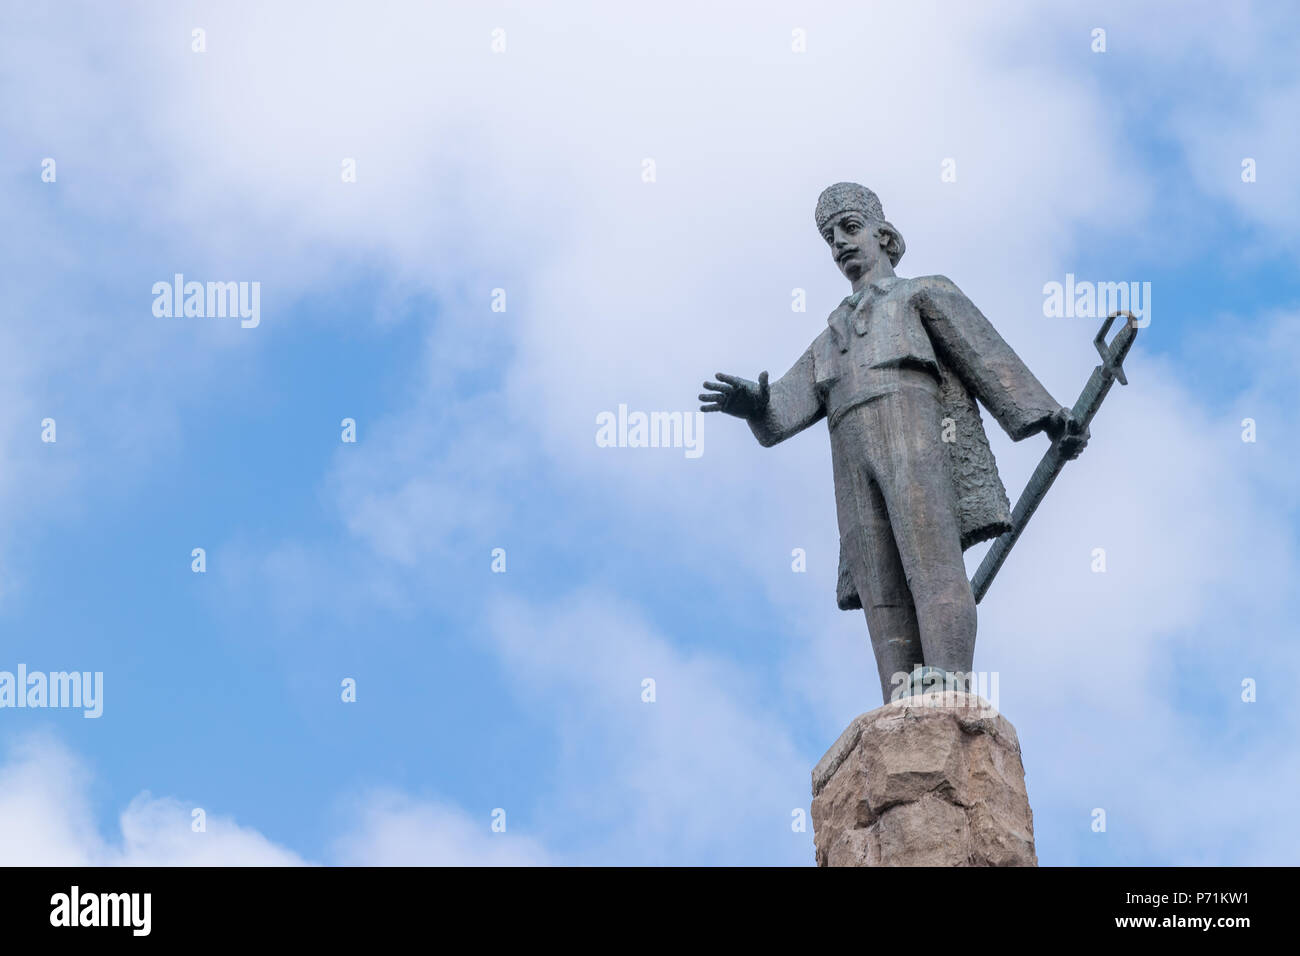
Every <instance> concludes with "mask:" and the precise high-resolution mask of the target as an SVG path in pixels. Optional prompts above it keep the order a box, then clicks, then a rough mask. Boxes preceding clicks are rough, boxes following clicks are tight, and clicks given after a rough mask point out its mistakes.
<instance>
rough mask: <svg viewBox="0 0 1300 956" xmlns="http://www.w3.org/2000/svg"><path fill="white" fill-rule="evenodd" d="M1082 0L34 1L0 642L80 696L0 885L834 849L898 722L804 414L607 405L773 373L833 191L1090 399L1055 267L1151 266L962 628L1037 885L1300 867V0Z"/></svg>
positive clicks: (24, 803)
mask: <svg viewBox="0 0 1300 956" xmlns="http://www.w3.org/2000/svg"><path fill="white" fill-rule="evenodd" d="M1059 7H1060V5H1056V4H1048V3H1041V4H1033V3H1012V4H1006V5H1000V4H994V3H987V4H978V5H975V4H959V3H956V2H952V3H936V4H925V3H909V4H893V3H876V2H871V3H844V2H840V3H821V4H819V3H808V2H800V3H775V2H763V3H757V4H749V5H746V6H745V8H744V10H743V12H742V11H741V10H740V8H739V7H736V6H735V5H732V4H699V3H691V4H684V3H683V4H676V3H654V4H648V5H624V4H601V3H591V4H579V3H556V4H527V3H517V4H500V3H486V2H483V3H470V2H464V3H436V2H430V3H415V2H412V3H398V2H385V3H379V4H369V5H367V4H360V5H358V4H351V3H332V2H317V3H310V4H309V3H275V4H269V3H253V2H248V3H239V2H221V3H217V2H210V3H168V4H161V3H140V4H111V5H110V4H94V3H84V4H83V3H72V2H66V3H54V4H6V5H4V8H3V13H0V142H3V144H4V148H3V149H2V150H0V222H2V223H3V228H0V244H2V245H0V255H2V256H3V263H4V265H3V267H2V268H0V302H3V315H4V321H3V322H0V447H3V452H4V454H3V458H2V459H0V671H16V669H17V668H18V666H19V665H24V666H25V667H26V668H27V669H28V670H29V671H45V672H49V671H65V670H66V671H70V670H77V671H90V672H102V673H103V675H104V676H103V681H104V694H103V715H102V716H101V717H99V718H98V719H85V718H83V716H82V713H81V711H79V710H71V709H63V710H60V709H21V710H19V709H0V862H5V863H94V864H115V863H128V864H130V863H217V862H221V863H296V862H307V863H369V864H376V863H379V864H384V863H563V864H586V863H648V864H733V863H734V864H797V865H806V864H810V863H812V861H813V852H812V833H811V828H810V827H809V828H808V830H807V831H804V832H800V831H799V829H798V828H797V827H795V826H792V820H793V819H794V811H797V810H798V809H800V808H807V806H808V804H809V801H810V793H809V771H810V769H811V768H812V766H813V765H814V764H815V763H816V761H817V760H818V759H819V758H820V756H821V754H822V753H823V752H824V751H825V749H826V748H827V747H828V746H829V745H830V744H831V743H832V742H833V741H834V740H835V738H836V737H837V736H838V734H839V732H840V731H841V730H842V729H843V727H844V726H845V725H846V724H847V723H848V721H849V720H851V719H852V718H853V717H854V716H855V715H857V714H858V713H861V712H863V711H865V710H868V709H871V708H872V707H874V706H876V705H877V704H878V703H879V699H878V698H879V692H878V684H877V679H876V676H875V664H874V661H873V659H872V656H871V651H870V645H869V643H868V641H867V636H866V628H865V623H864V621H863V619H862V616H861V614H860V613H858V612H854V613H843V612H840V611H838V610H836V608H835V603H834V586H835V570H836V560H837V555H838V543H837V534H836V529H835V519H834V506H833V497H832V488H831V481H830V470H829V466H830V455H829V447H828V441H827V437H826V431H825V428H824V427H822V426H818V427H816V428H813V429H810V430H809V431H808V432H806V433H804V434H802V435H800V436H799V437H798V438H796V439H794V440H792V441H790V442H788V443H786V444H783V445H781V446H778V447H776V448H771V449H763V448H760V447H759V446H758V445H757V444H756V443H755V442H754V441H753V439H752V437H751V436H750V434H749V431H748V429H747V428H745V427H744V425H743V424H742V423H740V422H737V421H734V420H730V419H720V418H718V417H710V418H709V419H707V420H706V421H705V422H704V430H703V432H702V436H701V439H702V445H701V448H702V454H700V455H699V456H698V457H690V456H688V455H687V454H685V452H684V450H683V449H681V448H658V449H647V448H626V447H624V448H617V447H615V448H605V447H599V446H598V445H597V443H596V441H595V434H596V418H597V416H598V415H600V414H601V413H602V412H608V411H615V410H617V409H618V407H619V406H620V405H626V406H627V407H628V408H629V409H631V410H642V411H690V410H693V409H694V408H695V407H696V405H697V403H696V401H695V395H696V394H697V393H698V391H699V385H700V382H701V381H702V380H703V378H704V377H706V376H709V375H711V374H712V373H713V372H714V371H717V370H722V371H730V372H735V373H738V374H744V375H747V376H748V377H751V378H752V377H756V375H757V373H758V371H760V370H762V369H769V370H770V371H771V372H772V373H773V375H778V374H780V373H781V372H783V371H785V369H786V368H788V367H789V365H790V364H792V363H793V361H794V360H795V359H796V358H797V357H798V355H799V354H800V353H801V352H802V351H803V349H804V348H805V347H806V346H807V344H808V343H809V342H810V341H811V340H812V339H813V338H814V337H815V336H816V335H817V333H818V332H819V331H820V329H821V328H823V327H824V326H823V323H824V317H825V316H826V314H827V313H829V312H830V311H831V309H832V308H834V306H835V305H836V304H837V303H838V302H839V301H840V299H841V297H842V296H843V295H844V294H845V293H846V292H847V291H848V289H847V285H846V283H845V282H844V280H843V278H842V277H840V276H839V274H838V273H837V272H836V270H835V268H834V266H833V264H832V263H831V261H830V259H829V256H828V255H827V252H826V249H825V246H824V244H823V243H822V242H821V240H820V239H819V238H818V236H817V234H816V231H815V229H814V226H813V220H812V210H813V206H814V203H815V201H816V197H817V194H818V192H819V191H820V190H821V189H822V188H823V187H824V186H826V185H828V184H829V183H832V182H835V181H838V180H844V179H849V180H857V181H861V182H864V183H866V184H867V185H869V186H871V187H872V188H874V189H875V190H876V191H877V192H878V193H879V194H880V196H881V199H882V200H883V203H884V208H885V211H886V213H887V214H888V216H889V218H890V219H891V221H892V222H893V223H894V224H895V225H896V226H897V227H898V228H899V230H900V231H901V232H902V233H903V235H904V236H905V237H906V241H907V246H908V252H907V255H906V256H905V257H904V259H903V260H902V262H901V263H900V266H899V272H900V273H901V274H903V275H925V274H932V273H942V274H945V275H947V276H949V277H951V278H952V279H953V280H954V281H955V282H956V283H957V284H958V285H959V286H960V287H961V288H962V289H963V290H964V291H965V292H966V293H967V294H968V295H969V296H970V297H971V298H972V299H973V300H974V301H975V302H976V303H977V304H978V305H979V306H980V308H981V309H982V310H983V311H984V313H985V314H987V315H988V316H989V317H990V318H992V319H993V321H994V322H995V323H996V324H997V325H998V327H999V329H1000V330H1001V331H1002V332H1003V334H1004V335H1005V337H1006V338H1007V339H1008V340H1009V341H1010V342H1011V343H1012V344H1013V345H1014V347H1015V348H1016V349H1017V351H1019V352H1020V354H1021V355H1022V356H1023V357H1024V358H1025V359H1026V361H1027V362H1028V363H1029V365H1030V366H1031V367H1032V368H1033V369H1034V370H1035V372H1036V373H1037V374H1038V376H1039V378H1040V379H1041V380H1042V381H1043V383H1044V384H1045V385H1046V386H1047V387H1048V389H1049V390H1050V391H1051V392H1052V393H1053V395H1054V396H1056V398H1057V399H1058V400H1060V401H1061V402H1063V403H1066V404H1069V403H1072V402H1073V400H1074V398H1075V396H1076V395H1077V394H1078V391H1079V390H1080V388H1081V387H1082V385H1083V383H1084V381H1085V380H1086V379H1087V376H1088V374H1089V373H1090V371H1091V370H1092V368H1093V366H1094V365H1095V364H1096V361H1095V360H1096V354H1095V352H1094V351H1093V348H1092V344H1091V338H1092V336H1093V335H1094V334H1095V332H1096V326H1097V322H1096V320H1095V319H1093V318H1048V317H1046V316H1044V313H1043V287H1044V285H1045V284H1046V283H1049V282H1053V281H1058V282H1063V281H1064V280H1065V277H1066V275H1067V273H1068V274H1073V275H1075V276H1076V277H1077V278H1078V279H1080V280H1089V281H1137V282H1150V283H1151V288H1152V301H1151V324H1150V326H1149V327H1148V328H1146V329H1145V330H1144V331H1143V332H1142V334H1141V335H1140V336H1139V339H1138V344H1137V346H1136V348H1135V350H1134V352H1133V354H1132V356H1131V357H1130V360H1129V362H1128V376H1129V380H1130V384H1129V386H1128V387H1127V388H1116V389H1115V390H1114V391H1113V392H1112V395H1111V396H1110V398H1109V399H1108V401H1107V404H1106V406H1105V407H1104V408H1103V410H1102V412H1101V414H1100V415H1099V416H1098V418H1097V420H1096V421H1095V422H1094V424H1093V429H1092V431H1093V441H1092V444H1091V445H1090V446H1089V448H1088V450H1087V452H1086V453H1085V454H1084V456H1083V457H1082V458H1081V459H1080V460H1079V461H1078V462H1076V463H1074V464H1072V465H1070V466H1069V468H1067V470H1066V471H1065V473H1064V474H1063V476H1062V477H1061V479H1060V480H1059V481H1058V482H1057V485H1056V486H1055V487H1054V488H1053V490H1052V493H1051V496H1050V497H1049V498H1048V500H1047V502H1046V504H1045V505H1044V506H1043V507H1042V509H1041V510H1040V511H1039V513H1038V515H1037V516H1036V517H1035V519H1034V522H1033V524H1032V525H1031V527H1030V531H1029V532H1028V533H1027V534H1026V536H1025V537H1024V538H1023V539H1022V541H1021V542H1020V544H1018V545H1017V548H1016V550H1015V552H1014V553H1013V555H1012V557H1011V559H1010V560H1009V562H1008V563H1007V565H1006V567H1005V568H1004V569H1003V571H1002V573H1001V575H1000V576H999V578H998V580H997V581H996V583H995V584H994V586H993V589H992V591H991V592H990V594H989V596H988V597H987V598H986V599H985V601H984V602H983V604H982V605H981V606H980V637H979V644H978V648H977V651H976V667H977V668H978V669H980V670H983V671H990V672H996V673H997V674H998V675H999V691H1000V701H999V703H1000V706H1001V709H1002V711H1003V712H1004V713H1005V714H1006V715H1007V717H1008V718H1009V719H1010V720H1011V721H1012V722H1013V723H1014V724H1015V725H1016V727H1017V729H1018V731H1019V734H1020V739H1021V743H1022V746H1023V748H1024V763H1025V769H1026V779H1027V785H1028V789H1029V796H1030V801H1031V803H1032V805H1033V808H1034V817H1035V828H1036V836H1037V846H1038V853H1039V857H1040V860H1041V862H1042V863H1044V864H1057V865H1060V864H1138V863H1150V864H1192V863H1207V864H1257V863H1295V862H1297V858H1298V857H1300V824H1298V823H1297V821H1296V817H1295V814H1294V812H1293V807H1294V793H1295V791H1296V789H1297V786H1298V785H1300V742H1298V741H1297V735H1296V733H1295V728H1296V726H1297V722H1298V720H1300V707H1298V706H1297V704H1296V699H1297V698H1296V697H1295V695H1294V694H1293V686H1294V683H1295V675H1296V673H1297V669H1298V668H1300V649H1298V648H1300V645H1298V644H1297V636H1298V635H1297V626H1296V623H1295V622H1296V620H1297V617H1298V616H1300V600H1298V599H1297V597H1296V594H1295V583H1296V581H1297V571H1298V570H1300V540H1298V537H1297V532H1298V531H1300V516H1298V515H1297V509H1298V507H1300V494H1298V493H1297V488H1298V484H1297V482H1296V480H1295V479H1294V470H1293V467H1294V466H1293V465H1292V457H1293V456H1292V454H1291V452H1292V450H1293V447H1294V437H1295V433H1294V428H1295V424H1294V422H1295V412H1294V394H1295V376H1296V373H1297V371H1298V370H1300V344H1298V342H1297V337H1298V336H1300V277H1298V274H1297V270H1296V258H1297V254H1298V253H1300V162H1298V160H1297V157H1298V156H1300V132H1298V131H1297V126H1296V123H1295V117H1296V116H1297V115H1300V68H1298V67H1297V61H1296V58H1295V50H1294V43H1295V39H1294V38H1295V36H1296V33H1297V27H1300V16H1297V15H1296V14H1295V13H1293V12H1289V11H1282V12H1279V11H1278V10H1277V9H1276V8H1274V7H1265V6H1263V5H1252V4H1237V5H1232V6H1230V7H1226V8H1225V7H1224V6H1223V5H1222V4H1214V3H1204V4H1198V3H1191V4H1189V3H1186V2H1178V3H1164V4H1162V3H1151V4H1143V5H1141V7H1140V9H1136V8H1135V6H1134V5H1132V4H1126V3H1116V4H1091V5H1087V8H1086V9H1084V8H1083V7H1084V5H1071V7H1079V9H1069V10H1064V9H1060V8H1059ZM1098 29H1101V30H1104V31H1105V34H1104V41H1105V50H1104V52H1098V51H1097V50H1096V49H1095V47H1097V46H1098V42H1097V34H1096V33H1095V31H1096V30H1098ZM196 30H200V31H202V32H201V33H200V34H197V35H196V33H195V31H196ZM796 31H802V32H801V33H796ZM801 37H802V38H806V49H803V50H802V52H800V51H799V50H797V49H796V47H798V46H799V44H798V43H797V42H796V41H797V40H798V39H799V38H801ZM196 46H200V47H202V49H201V50H196V49H195V47H196ZM47 160H53V165H51V164H50V163H48V162H46V161H47ZM647 160H649V161H650V163H649V164H647ZM1247 160H1250V161H1251V162H1249V163H1247V162H1246V161H1247ZM348 161H351V163H352V166H351V167H349V165H348ZM946 161H951V162H946ZM1246 166H1248V167H1249V168H1250V169H1251V170H1253V176H1252V175H1247V176H1243V169H1244V168H1245V167H1246ZM348 168H354V169H355V181H347V179H348V178H349V177H346V176H345V175H344V172H345V171H346V169H348ZM945 169H947V170H949V171H955V180H954V178H953V176H951V175H949V176H947V177H944V176H943V172H944V170H945ZM647 170H652V171H653V175H652V176H651V175H649V174H648V173H647ZM1250 180H1253V181H1250ZM177 273H181V274H183V275H184V276H185V277H186V278H187V279H190V280H197V281H209V280H211V281H235V282H257V283H259V284H260V286H259V288H260V293H261V300H260V324H259V325H257V327H255V328H243V327H241V324H240V322H239V321H238V320H237V319H230V318H203V317H179V318H169V317H165V316H158V315H156V314H155V312H154V308H153V305H154V294H153V292H152V289H153V286H154V283H156V282H160V281H162V282H169V281H171V279H172V277H173V276H174V275H175V274H177ZM795 289H803V290H805V291H806V298H807V311H806V312H797V311H794V310H793V309H792V294H793V290H795ZM494 290H503V293H496V292H494ZM502 295H504V303H505V308H504V311H500V310H494V309H493V304H494V301H495V302H498V303H500V302H501V301H502ZM346 418H351V419H353V420H354V421H355V423H356V441H355V442H344V441H342V440H341V435H342V426H341V423H342V421H343V420H344V419H346ZM47 419H51V420H53V422H54V423H55V427H56V435H57V439H56V441H54V442H50V441H43V440H42V437H43V434H45V433H47V432H48V427H47V426H44V425H43V424H42V422H43V421H45V420H47ZM1244 419H1250V420H1252V422H1253V423H1254V438H1255V440H1254V441H1244V440H1243V433H1244V432H1245V430H1246V429H1245V428H1244V427H1243V420H1244ZM991 431H993V432H994V434H992V435H991V437H992V438H993V442H994V450H995V452H996V453H997V455H998V460H999V463H1000V465H1001V468H1002V472H1003V476H1004V480H1005V482H1006V484H1007V486H1008V489H1009V490H1010V491H1011V494H1012V496H1013V497H1014V496H1015V494H1016V493H1017V492H1018V490H1019V489H1020V488H1021V487H1022V486H1023V484H1024V481H1025V479H1026V478H1027V476H1028V474H1029V473H1030V471H1031V470H1032V468H1033V465H1034V464H1035V462H1036V460H1037V458H1038V456H1039V455H1041V453H1042V451H1043V449H1044V440H1043V439H1042V438H1041V436H1039V437H1038V438H1035V439H1030V440H1028V441H1025V442H1022V443H1020V444H1017V445H1012V444H1011V443H1010V442H1009V441H1008V440H1006V438H1005V436H1003V435H1002V434H1001V433H998V432H996V429H995V428H993V429H991ZM195 548H203V549H204V551H205V554H206V571H205V572H204V573H201V574H199V573H194V571H193V570H192V566H191V562H192V560H193V559H192V557H191V555H192V552H193V549H195ZM796 548H802V549H803V550H804V552H805V553H806V555H807V570H806V572H803V573H796V572H795V571H793V570H792V566H791V565H792V560H791V553H792V551H793V550H794V549H796ZM1098 548H1102V549H1104V551H1105V555H1106V570H1105V571H1104V572H1097V571H1094V570H1093V568H1094V567H1095V557H1094V554H1095V550H1096V549H1098ZM495 549H502V551H503V552H504V561H505V571H504V573H494V572H493V561H494V559H493V553H494V550H495ZM981 552H982V549H976V550H973V551H972V552H970V553H968V556H967V557H968V562H969V564H970V567H971V568H972V569H973V568H974V566H975V564H976V563H977V562H978V558H979V557H980V554H981ZM348 679H350V680H352V681H354V682H355V686H356V700H355V702H344V701H343V699H342V697H343V694H342V691H341V686H342V683H343V682H344V681H345V680H348ZM646 679H651V680H653V681H654V682H655V683H654V687H655V700H654V702H653V703H646V702H644V701H643V699H642V686H643V681H645V680H646ZM1243 682H1253V684H1252V685H1251V686H1253V687H1254V689H1255V690H1254V693H1255V699H1254V700H1253V701H1251V702H1247V701H1244V700H1243ZM196 809H201V810H202V811H203V815H204V817H205V819H206V829H205V830H204V831H203V832H195V831H194V830H193V828H192V825H191V824H192V820H193V819H194V811H195V810H196ZM1097 809H1103V810H1104V811H1105V813H1106V824H1107V825H1106V829H1105V832H1096V831H1095V830H1094V828H1093V821H1094V819H1095V812H1094V811H1095V810H1097ZM502 811H503V812H502ZM494 820H497V821H501V820H504V821H505V824H506V825H505V828H504V831H500V829H499V827H498V829H496V830H494V828H493V822H494Z"/></svg>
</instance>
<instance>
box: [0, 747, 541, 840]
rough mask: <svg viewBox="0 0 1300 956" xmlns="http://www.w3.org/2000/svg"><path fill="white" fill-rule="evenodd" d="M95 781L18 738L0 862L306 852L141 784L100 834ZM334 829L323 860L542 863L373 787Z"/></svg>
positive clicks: (426, 805)
mask: <svg viewBox="0 0 1300 956" xmlns="http://www.w3.org/2000/svg"><path fill="white" fill-rule="evenodd" d="M94 792H95V780H94V778H93V777H92V775H91V774H90V773H89V772H88V770H87V768H86V766H85V765H84V764H83V763H82V761H81V760H80V759H79V758H78V757H77V756H76V755H74V754H73V753H72V752H71V751H69V750H68V749H67V748H66V747H64V746H63V745H61V744H59V743H58V742H57V741H54V740H52V739H50V738H48V737H28V738H24V739H21V740H19V741H17V742H16V743H15V744H13V746H12V747H11V748H10V753H9V754H8V757H7V759H6V760H5V761H4V762H3V763H0V866H304V865H307V864H308V863H309V862H310V861H307V860H304V859H303V858H302V857H301V856H299V855H298V854H297V853H294V852H293V851H291V850H288V849H286V848H285V847H282V846H280V845H278V844H276V843H275V842H273V841H272V840H270V839H268V838H267V837H265V836H263V835H262V834H261V833H259V832H258V831H256V830H254V829H252V828H250V827H247V826H241V825H239V824H238V823H236V822H235V821H234V820H232V819H230V818H229V817H227V816H223V815H221V814H219V813H216V812H215V811H213V810H211V809H209V808H204V809H205V813H206V816H205V829H204V830H203V831H202V832H195V831H194V830H193V828H192V821H193V819H194V818H193V817H192V812H193V810H194V809H195V804H190V803H185V802H182V801H180V800H177V799H175V798H173V797H154V796H151V795H150V794H149V793H148V792H143V793H141V794H139V795H138V796H137V797H135V799H133V800H132V801H131V802H130V804H129V805H128V806H127V807H126V809H125V810H124V811H123V812H122V814H121V816H120V817H119V819H118V827H119V829H118V832H116V833H112V834H107V835H105V834H103V833H101V832H100V831H99V829H98V827H97V826H96V824H95V818H94V814H93V811H92V804H93V802H94V800H93V796H94ZM338 820H339V823H340V825H341V827H342V832H341V833H340V834H339V835H338V836H337V837H336V838H335V840H334V842H333V844H332V846H331V848H330V854H329V858H328V859H327V860H326V862H330V863H336V864H342V865H356V866H503V865H513V866H537V865H544V864H546V863H548V862H550V857H549V855H548V854H547V852H546V851H545V850H544V849H543V848H542V847H541V846H540V845H539V844H538V843H537V842H536V841H535V840H532V839H529V838H527V837H519V836H516V835H514V834H512V833H510V832H509V831H508V830H507V832H506V833H494V832H492V831H491V830H490V828H489V826H488V824H487V823H486V822H482V823H479V822H475V821H473V820H471V819H470V818H469V816H468V815H467V814H465V813H464V812H463V811H461V810H459V809H457V808H455V807H451V806H447V805H445V804H440V803H436V802H430V801H423V800H416V799H413V798H411V797H409V796H406V795H404V794H401V793H398V792H394V791H377V792H373V793H368V794H366V795H363V796H358V797H354V798H351V799H349V800H347V801H342V802H341V803H340V812H339V813H338Z"/></svg>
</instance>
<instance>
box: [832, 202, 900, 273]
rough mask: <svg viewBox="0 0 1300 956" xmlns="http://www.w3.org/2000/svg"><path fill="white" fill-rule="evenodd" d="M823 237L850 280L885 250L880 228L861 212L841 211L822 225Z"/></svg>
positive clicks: (869, 266) (869, 267) (836, 261)
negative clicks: (868, 220)
mask: <svg viewBox="0 0 1300 956" xmlns="http://www.w3.org/2000/svg"><path fill="white" fill-rule="evenodd" d="M822 238H823V239H825V240H826V244H827V245H828V246H830V247H831V255H832V256H833V257H834V259H835V265H837V266H838V267H839V270H840V272H842V273H844V277H845V278H846V279H848V280H849V281H850V282H856V281H857V279H858V277H859V276H861V275H862V274H864V273H865V272H867V271H869V270H870V269H871V268H872V267H873V266H875V264H876V262H877V261H878V260H879V259H880V257H881V256H883V255H884V254H885V250H884V248H883V246H882V245H881V242H880V230H879V229H878V228H876V227H875V226H873V225H871V224H870V223H868V222H867V217H866V216H864V215H862V213H860V212H852V211H850V212H842V213H840V214H839V215H838V216H835V217H834V218H833V219H831V221H830V222H828V223H826V225H825V226H824V227H823V228H822Z"/></svg>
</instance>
